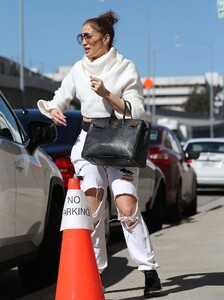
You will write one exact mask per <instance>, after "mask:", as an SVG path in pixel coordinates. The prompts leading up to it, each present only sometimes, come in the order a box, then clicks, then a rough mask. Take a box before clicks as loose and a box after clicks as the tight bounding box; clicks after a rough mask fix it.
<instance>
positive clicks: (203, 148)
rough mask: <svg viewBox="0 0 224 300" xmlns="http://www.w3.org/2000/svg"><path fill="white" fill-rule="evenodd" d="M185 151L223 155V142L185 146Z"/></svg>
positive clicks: (197, 143)
mask: <svg viewBox="0 0 224 300" xmlns="http://www.w3.org/2000/svg"><path fill="white" fill-rule="evenodd" d="M187 151H189V152H190V151H197V152H211V153H212V152H213V153H224V143H223V142H195V143H190V144H189V145H188V146H187Z"/></svg>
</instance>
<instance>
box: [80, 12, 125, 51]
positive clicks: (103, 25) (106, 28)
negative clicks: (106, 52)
mask: <svg viewBox="0 0 224 300" xmlns="http://www.w3.org/2000/svg"><path fill="white" fill-rule="evenodd" d="M118 20H119V17H118V16H117V15H116V14H115V12H114V11H112V10H109V11H107V12H105V13H104V14H102V15H99V16H98V17H96V18H91V19H88V20H86V21H85V22H84V23H83V26H84V25H85V24H87V23H88V24H91V26H92V27H93V28H94V29H95V30H97V31H98V32H100V33H102V35H105V34H109V35H110V44H109V48H111V47H112V45H113V41H114V24H115V23H117V22H118Z"/></svg>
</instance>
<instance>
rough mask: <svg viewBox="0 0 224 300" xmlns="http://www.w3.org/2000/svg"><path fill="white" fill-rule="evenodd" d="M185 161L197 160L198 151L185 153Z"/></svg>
mask: <svg viewBox="0 0 224 300" xmlns="http://www.w3.org/2000/svg"><path fill="white" fill-rule="evenodd" d="M185 155H186V157H187V159H198V158H199V156H200V152H199V151H190V152H186V153H185Z"/></svg>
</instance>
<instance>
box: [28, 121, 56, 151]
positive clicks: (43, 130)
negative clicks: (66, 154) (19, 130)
mask: <svg viewBox="0 0 224 300" xmlns="http://www.w3.org/2000/svg"><path fill="white" fill-rule="evenodd" d="M28 130H29V137H30V143H29V148H30V151H31V153H32V152H33V150H34V149H35V148H36V147H37V146H40V145H44V144H50V143H53V142H54V141H55V140H56V139H57V137H58V132H57V128H56V126H55V124H54V123H52V122H30V123H29V127H28Z"/></svg>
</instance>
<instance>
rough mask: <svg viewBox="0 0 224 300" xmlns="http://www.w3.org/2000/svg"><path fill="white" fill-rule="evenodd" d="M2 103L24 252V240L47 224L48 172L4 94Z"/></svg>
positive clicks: (19, 241)
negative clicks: (45, 189) (45, 214)
mask: <svg viewBox="0 0 224 300" xmlns="http://www.w3.org/2000/svg"><path fill="white" fill-rule="evenodd" d="M1 106H2V107H1V116H2V119H3V120H4V122H5V128H4V130H5V131H6V132H7V134H8V136H7V141H8V143H9V147H10V150H9V152H10V154H11V162H10V164H11V165H12V166H13V168H14V177H15V178H14V182H15V186H16V188H15V190H14V194H15V203H14V206H15V207H14V213H13V218H14V220H13V221H14V222H13V226H14V227H15V229H14V230H15V239H16V240H17V242H16V243H17V246H18V245H21V251H22V252H23V251H26V250H25V247H23V245H24V243H26V242H27V241H30V240H31V239H32V236H34V235H35V234H36V233H37V232H38V231H40V227H41V226H43V224H42V223H43V222H41V221H42V218H43V215H44V210H45V211H46V201H45V200H46V199H45V193H44V187H45V184H44V177H45V176H44V174H43V171H42V167H41V164H40V163H39V161H38V158H37V157H36V156H35V155H32V154H31V153H29V150H28V148H27V144H28V142H29V141H28V138H27V137H26V135H25V133H24V132H23V130H22V128H21V127H20V124H18V122H17V119H16V118H15V117H14V115H13V114H12V111H11V110H10V108H9V107H8V105H7V104H6V102H4V101H3V98H1ZM2 123H3V121H2ZM36 151H38V150H36ZM40 157H41V156H40ZM17 248H18V247H17ZM18 252H20V251H18ZM20 254H21V253H20Z"/></svg>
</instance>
